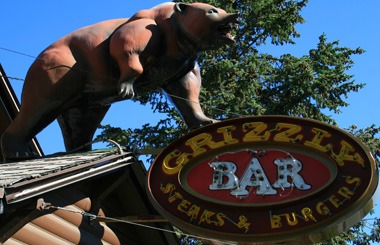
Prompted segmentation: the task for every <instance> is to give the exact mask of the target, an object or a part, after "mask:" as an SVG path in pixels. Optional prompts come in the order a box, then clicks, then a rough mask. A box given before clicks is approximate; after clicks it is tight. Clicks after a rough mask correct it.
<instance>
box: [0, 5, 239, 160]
mask: <svg viewBox="0 0 380 245" xmlns="http://www.w3.org/2000/svg"><path fill="white" fill-rule="evenodd" d="M236 20H237V15H236V14H231V13H226V12H225V11H224V10H222V9H219V8H216V7H214V6H211V5H208V4H203V3H192V4H184V3H163V4H160V5H158V6H155V7H153V8H151V9H148V10H142V11H139V12H137V13H136V14H135V15H133V16H132V17H131V18H129V19H128V18H125V19H114V20H108V21H104V22H100V23H97V24H94V25H91V26H87V27H83V28H81V29H79V30H76V31H74V32H72V33H70V34H68V35H67V36H64V37H63V38H61V39H59V40H58V41H56V42H55V43H53V44H51V45H50V46H49V47H48V48H46V49H45V50H44V51H43V52H42V53H41V54H40V55H39V56H38V57H37V58H36V60H35V61H34V63H33V64H32V65H31V67H30V68H29V70H28V73H27V75H26V78H25V83H24V87H23V91H22V98H21V99H22V103H21V108H20V112H19V113H18V115H17V116H16V118H15V119H14V121H13V122H12V123H11V124H10V126H9V127H8V128H7V129H6V130H5V132H4V133H3V135H2V138H1V146H2V151H3V156H4V158H5V159H6V160H8V161H11V160H12V159H13V160H15V159H16V160H17V159H25V158H31V157H33V153H32V152H30V150H29V147H28V144H29V141H30V140H31V139H32V138H33V137H34V136H35V135H36V134H37V133H39V132H40V131H41V130H42V129H43V128H45V127H46V126H47V125H48V124H50V123H51V122H52V121H54V120H55V119H56V118H57V119H58V122H59V125H60V127H61V129H62V134H63V138H64V142H65V147H66V150H68V151H69V150H72V149H76V148H77V147H79V146H82V145H84V144H85V143H87V142H89V141H91V140H92V138H93V136H94V133H95V131H96V129H97V127H98V125H99V124H100V122H101V120H102V119H103V117H104V115H105V114H106V112H107V110H108V109H109V107H110V105H111V103H113V102H116V101H120V100H125V99H130V98H133V97H134V96H135V94H139V93H146V92H149V91H153V90H157V88H160V89H163V90H164V91H165V92H166V93H167V95H168V96H169V97H170V99H171V101H172V102H173V103H174V105H175V106H176V108H177V109H178V111H179V112H180V114H181V115H182V117H183V119H184V121H185V123H186V124H187V126H188V127H189V128H196V127H199V126H201V125H205V124H208V123H212V122H214V120H213V119H211V118H209V117H207V116H206V115H205V114H204V113H203V111H202V109H201V106H200V105H199V92H200V86H201V76H200V71H199V67H198V65H197V64H196V59H197V57H198V54H199V52H201V51H205V50H212V49H217V48H219V47H221V46H223V45H227V44H231V43H233V42H234V38H233V36H232V35H231V34H230V31H231V28H232V27H233V26H234V23H236ZM90 149H91V148H90V147H88V148H87V150H90Z"/></svg>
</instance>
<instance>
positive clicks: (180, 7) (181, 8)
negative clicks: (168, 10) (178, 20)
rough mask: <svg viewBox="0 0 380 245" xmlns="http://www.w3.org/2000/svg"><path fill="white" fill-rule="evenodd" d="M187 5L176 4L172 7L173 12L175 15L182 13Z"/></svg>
mask: <svg viewBox="0 0 380 245" xmlns="http://www.w3.org/2000/svg"><path fill="white" fill-rule="evenodd" d="M188 6H189V4H186V3H176V4H175V5H174V11H175V12H177V13H184V12H185V11H186V8H187V7H188Z"/></svg>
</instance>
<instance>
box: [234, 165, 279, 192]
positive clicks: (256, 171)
mask: <svg viewBox="0 0 380 245" xmlns="http://www.w3.org/2000/svg"><path fill="white" fill-rule="evenodd" d="M252 176H254V177H255V179H254V180H253V179H252ZM247 186H257V190H256V194H258V195H275V194H277V191H276V190H274V189H273V188H272V187H271V184H270V183H269V180H268V178H267V176H266V174H265V172H264V169H263V168H262V167H261V164H260V162H259V160H257V158H252V159H251V162H250V163H249V165H248V167H247V168H246V170H245V172H244V175H243V177H242V179H241V180H240V182H239V187H238V188H237V189H236V190H233V191H231V195H234V196H246V195H248V191H247V190H246V189H245V188H246V187H247Z"/></svg>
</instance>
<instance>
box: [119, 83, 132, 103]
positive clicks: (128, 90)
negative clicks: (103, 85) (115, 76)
mask: <svg viewBox="0 0 380 245" xmlns="http://www.w3.org/2000/svg"><path fill="white" fill-rule="evenodd" d="M118 96H119V98H120V99H131V98H133V97H134V96H135V92H134V91H133V82H124V83H120V85H119V94H118Z"/></svg>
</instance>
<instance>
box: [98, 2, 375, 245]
mask: <svg viewBox="0 0 380 245" xmlns="http://www.w3.org/2000/svg"><path fill="white" fill-rule="evenodd" d="M185 2H186V1H185ZM187 2H191V1H187ZM203 2H207V3H209V4H212V5H215V6H221V7H222V8H223V9H225V10H226V11H228V12H239V13H240V15H241V20H240V22H239V28H238V29H237V30H236V33H234V34H235V36H236V40H237V43H236V45H234V46H229V47H227V48H223V49H220V50H216V51H211V52H205V53H203V54H202V55H201V57H200V58H199V60H198V62H199V64H200V66H201V69H202V79H203V89H202V91H201V104H202V107H203V108H204V110H205V113H206V115H208V116H211V117H213V118H216V119H219V120H224V119H227V118H234V117H239V116H243V115H289V116H297V117H303V118H312V119H316V120H320V121H324V122H328V123H331V124H336V122H335V121H334V119H333V118H332V117H331V116H329V115H327V114H326V113H327V112H334V113H340V109H341V108H342V107H346V106H348V105H349V104H348V103H347V101H346V100H347V98H348V95H349V93H351V92H358V91H359V90H360V89H361V88H362V87H363V86H364V84H363V83H356V82H355V80H354V79H353V75H349V74H348V73H347V71H348V70H349V69H350V68H351V67H352V66H353V64H354V62H353V60H352V56H353V55H360V54H362V53H363V52H364V50H362V49H361V48H354V49H352V48H348V47H341V46H340V45H339V42H338V41H329V40H328V38H327V36H326V35H324V34H322V35H321V36H320V37H319V43H318V45H317V46H316V47H315V48H312V49H310V51H309V52H308V53H307V54H304V55H303V56H301V57H296V56H293V55H291V54H284V55H281V56H279V57H275V56H273V55H271V54H269V53H265V52H263V51H261V50H262V49H263V46H264V45H276V46H278V45H285V44H287V45H291V44H295V39H296V38H298V37H300V33H298V32H297V30H296V28H295V26H296V24H299V23H303V22H304V21H305V20H304V19H303V18H302V16H301V15H300V12H301V10H302V8H303V7H305V6H306V4H307V2H308V1H307V0H255V1H252V0H205V1H203ZM266 50H267V49H266ZM138 100H139V101H140V102H141V103H142V104H150V105H151V107H152V109H153V110H154V111H155V112H159V113H165V114H166V115H167V117H166V119H163V120H161V121H159V122H158V123H157V125H150V124H146V125H143V127H142V128H137V129H126V130H124V129H121V128H114V127H112V126H110V125H105V126H102V128H103V132H102V133H101V134H100V135H99V138H103V139H104V138H112V139H114V140H116V141H118V142H120V143H121V144H123V145H128V146H130V147H131V148H139V149H145V148H162V147H165V146H167V145H168V144H170V143H171V142H172V141H173V140H175V139H177V138H179V137H180V136H182V135H184V134H186V133H187V132H188V129H187V128H186V125H185V124H184V123H183V121H182V119H181V117H180V116H179V114H178V113H177V112H176V110H175V109H174V108H173V107H172V106H171V105H170V104H169V103H168V101H167V100H166V97H165V96H164V95H163V94H162V93H160V91H156V92H153V93H150V94H143V95H140V96H139V97H138ZM347 131H348V132H350V133H352V134H354V135H355V136H356V137H358V138H359V139H361V140H362V141H363V142H365V143H366V144H367V145H368V146H369V147H370V149H371V150H372V152H374V154H375V156H376V158H377V159H379V157H380V140H379V139H378V138H376V135H378V134H379V132H380V127H376V126H375V125H372V126H370V127H368V128H365V129H358V128H356V127H355V126H352V127H350V128H349V129H347ZM379 223H380V222H379V220H378V219H374V220H363V221H362V222H361V223H360V224H358V225H357V226H355V227H353V228H351V229H350V230H349V231H347V232H345V233H343V234H341V235H340V236H337V237H335V238H333V239H331V240H330V241H327V242H324V243H323V244H348V243H349V242H350V243H354V244H365V243H369V242H375V241H379V240H380V231H379ZM368 227H369V229H368ZM365 228H366V229H365Z"/></svg>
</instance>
